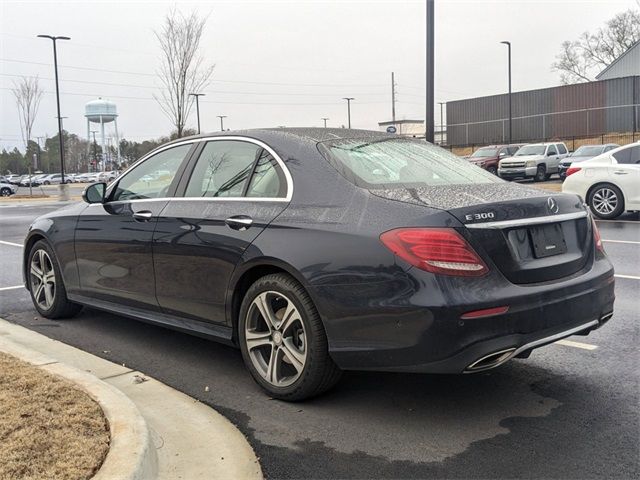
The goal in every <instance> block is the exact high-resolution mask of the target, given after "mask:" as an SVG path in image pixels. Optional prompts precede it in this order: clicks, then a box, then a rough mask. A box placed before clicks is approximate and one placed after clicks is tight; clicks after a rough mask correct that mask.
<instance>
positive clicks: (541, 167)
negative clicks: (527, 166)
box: [533, 165, 547, 182]
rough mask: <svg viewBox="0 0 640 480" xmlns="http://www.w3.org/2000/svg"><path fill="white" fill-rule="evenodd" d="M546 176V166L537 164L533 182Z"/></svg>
mask: <svg viewBox="0 0 640 480" xmlns="http://www.w3.org/2000/svg"><path fill="white" fill-rule="evenodd" d="M546 176H547V167H546V166H544V165H538V169H537V170H536V175H535V177H533V181H534V182H542V181H544V179H545V177H546Z"/></svg>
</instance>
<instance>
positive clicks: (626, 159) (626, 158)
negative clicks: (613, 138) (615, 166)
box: [613, 148, 633, 163]
mask: <svg viewBox="0 0 640 480" xmlns="http://www.w3.org/2000/svg"><path fill="white" fill-rule="evenodd" d="M613 158H615V159H616V162H618V163H633V162H632V161H631V148H623V149H622V150H619V151H617V152H616V153H614V154H613Z"/></svg>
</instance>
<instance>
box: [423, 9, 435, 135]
mask: <svg viewBox="0 0 640 480" xmlns="http://www.w3.org/2000/svg"><path fill="white" fill-rule="evenodd" d="M433 4H434V0H427V8H426V10H427V18H426V24H427V25H426V27H427V28H426V30H427V38H426V45H425V46H426V50H427V55H426V57H427V58H426V64H427V72H426V74H427V75H426V76H427V79H426V80H427V81H426V90H427V91H426V92H425V94H426V97H427V98H426V108H425V118H424V136H425V140H426V141H427V142H431V143H433V132H434V128H433V123H434V121H433V119H434V112H433V108H434V106H435V104H434V100H435V96H434V63H435V62H434V56H435V54H434V51H435V46H434V42H435V35H434V28H435V27H434V24H435V18H434V17H435V14H434V5H433Z"/></svg>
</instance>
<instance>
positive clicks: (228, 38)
mask: <svg viewBox="0 0 640 480" xmlns="http://www.w3.org/2000/svg"><path fill="white" fill-rule="evenodd" d="M174 5H175V6H176V8H178V9H179V10H181V11H183V12H185V13H189V12H191V11H192V10H195V11H197V12H198V13H200V14H201V15H203V16H208V21H207V25H206V29H205V33H204V38H203V50H202V53H203V55H204V56H205V58H206V59H207V61H209V62H211V63H214V64H215V65H216V67H215V72H214V75H213V81H212V83H211V84H210V85H209V87H208V88H207V89H205V92H206V94H207V95H206V97H204V98H202V102H201V108H200V111H201V122H202V127H203V131H213V130H217V129H219V120H218V118H216V115H227V116H228V118H227V119H225V128H231V129H237V128H252V127H262V126H278V125H286V126H309V125H311V126H321V125H322V120H321V117H329V118H330V120H329V121H328V124H329V126H340V125H343V124H346V123H347V118H346V104H345V102H344V100H341V98H342V97H346V96H349V97H355V98H356V100H355V101H354V102H353V104H352V126H353V127H354V128H371V129H373V128H376V129H377V128H378V127H377V122H379V121H385V120H389V119H390V117H391V107H390V96H391V95H390V90H391V87H390V84H391V80H390V74H391V73H390V72H391V71H395V73H396V82H397V85H398V86H397V92H398V97H397V98H398V104H397V107H396V111H397V117H398V118H419V119H423V118H424V84H425V60H424V57H425V1H424V0H416V1H401V0H394V1H371V0H369V1H364V0H363V1H356V0H353V1H347V0H335V1H329V0H325V1H312V0H308V1H306V0H296V1H274V0H263V1H252V2H249V1H242V0H234V1H220V0H214V1H206V2H205V1H201V2H187V1H172V2H161V1H130V0H129V1H115V0H110V1H104V2H99V1H84V0H81V1H75V2H71V1H64V0H58V1H55V2H54V1H37V2H36V1H27V0H22V1H7V0H0V42H1V43H0V99H1V104H0V147H13V146H18V147H20V148H21V149H22V148H23V147H22V145H21V144H22V142H21V140H20V138H21V137H20V126H19V123H18V115H17V110H16V107H15V100H14V98H13V95H12V93H11V91H10V88H11V87H12V85H13V81H14V80H15V79H16V78H17V77H18V76H21V75H39V76H40V78H41V85H42V86H43V88H44V90H45V92H46V93H45V96H44V98H43V101H42V103H41V106H40V110H39V113H38V118H37V121H36V123H35V126H34V136H35V135H46V134H48V135H50V136H51V135H54V134H55V133H56V131H57V126H56V120H55V116H56V111H55V95H54V82H53V66H52V56H53V55H52V47H51V42H50V41H49V40H44V39H38V38H36V35H37V34H53V35H67V36H70V37H71V38H72V39H71V41H68V42H60V44H59V50H58V62H59V64H60V65H61V67H60V90H61V92H62V96H61V104H62V105H61V107H62V116H66V117H68V119H66V120H65V128H66V129H67V130H69V131H71V132H74V133H76V134H79V135H81V136H83V137H85V136H86V123H85V119H84V116H83V115H84V104H85V103H86V102H87V101H89V100H92V99H95V98H97V97H98V96H102V97H103V98H108V99H110V100H112V101H114V102H116V104H117V107H118V113H119V115H120V117H119V129H120V131H121V136H124V137H126V138H128V139H131V140H138V141H140V140H143V139H147V138H153V137H159V136H161V135H166V134H168V133H169V132H170V131H171V130H172V126H171V123H170V121H169V120H168V119H167V118H166V117H165V116H164V114H163V113H162V111H161V110H160V108H159V106H158V104H157V103H156V101H155V100H154V99H153V97H152V95H153V92H154V91H157V89H158V87H159V81H158V79H157V78H156V75H155V72H156V70H157V68H158V65H159V61H160V60H159V58H160V55H159V53H160V52H159V47H158V43H157V40H156V38H155V37H154V34H153V31H154V29H158V28H159V27H160V26H161V25H162V22H163V18H164V16H165V15H166V13H167V12H168V11H169V10H170V9H171V8H172V6H174ZM635 5H636V2H635V0H592V1H585V0H547V1H541V0H538V1H525V0H503V1H484V0H466V1H463V0H436V34H435V37H436V93H435V97H436V101H444V102H446V101H448V100H455V99H461V98H468V97H474V96H483V95H491V94H496V93H502V92H504V91H506V89H507V81H506V78H507V77H506V74H507V69H506V47H505V46H504V45H501V44H500V43H499V42H500V41H501V40H510V41H511V42H512V44H513V88H514V91H517V90H528V89H535V88H541V87H548V86H553V85H557V84H558V83H559V75H558V73H556V72H552V71H551V68H550V65H551V63H552V62H553V60H554V57H555V55H556V54H557V53H558V51H559V48H560V44H561V43H562V41H564V40H567V39H574V38H576V37H577V36H578V35H579V34H580V33H581V32H583V31H585V30H595V29H596V28H598V27H600V26H602V25H603V24H604V22H605V21H606V20H607V19H608V18H610V17H612V16H613V15H614V14H616V13H617V12H619V11H623V10H625V9H627V8H630V7H633V6H635ZM436 112H437V119H436V122H437V123H439V110H438V108H436ZM195 124H196V119H195V109H194V110H193V112H192V115H191V118H190V121H189V126H192V127H194V126H195Z"/></svg>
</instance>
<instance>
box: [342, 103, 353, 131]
mask: <svg viewBox="0 0 640 480" xmlns="http://www.w3.org/2000/svg"><path fill="white" fill-rule="evenodd" d="M342 99H343V100H346V101H347V120H348V125H349V128H351V100H355V98H353V97H342Z"/></svg>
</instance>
